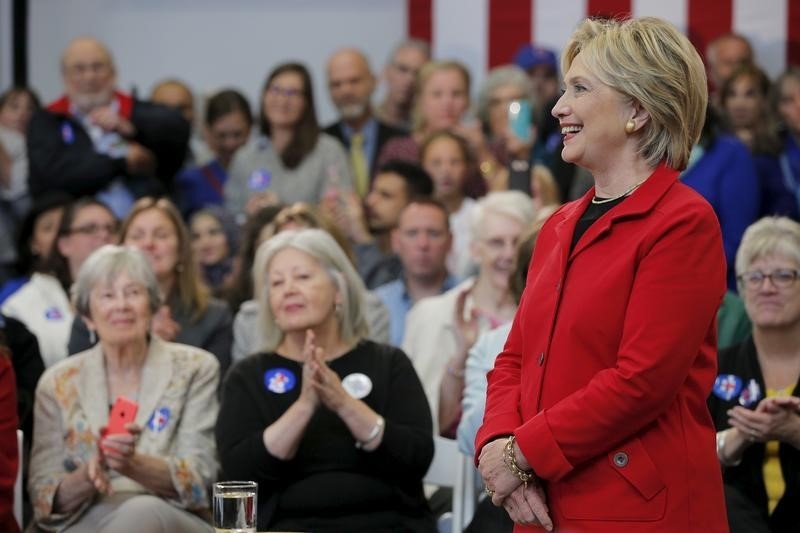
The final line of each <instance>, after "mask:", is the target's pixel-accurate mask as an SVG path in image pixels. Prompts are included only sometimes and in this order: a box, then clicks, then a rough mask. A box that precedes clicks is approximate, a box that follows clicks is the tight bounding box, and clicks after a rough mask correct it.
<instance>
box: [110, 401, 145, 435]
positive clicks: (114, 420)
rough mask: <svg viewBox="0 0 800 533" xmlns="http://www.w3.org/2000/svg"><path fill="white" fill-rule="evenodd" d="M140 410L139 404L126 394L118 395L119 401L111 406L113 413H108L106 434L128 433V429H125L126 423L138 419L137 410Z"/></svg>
mask: <svg viewBox="0 0 800 533" xmlns="http://www.w3.org/2000/svg"><path fill="white" fill-rule="evenodd" d="M138 410H139V404H137V403H136V402H134V401H131V400H129V399H127V398H125V397H124V396H118V397H117V401H116V402H114V407H112V408H111V413H110V414H109V415H108V426H107V427H106V433H105V434H106V435H119V434H126V433H128V430H127V429H125V424H130V423H131V422H133V421H134V420H135V419H136V411H138Z"/></svg>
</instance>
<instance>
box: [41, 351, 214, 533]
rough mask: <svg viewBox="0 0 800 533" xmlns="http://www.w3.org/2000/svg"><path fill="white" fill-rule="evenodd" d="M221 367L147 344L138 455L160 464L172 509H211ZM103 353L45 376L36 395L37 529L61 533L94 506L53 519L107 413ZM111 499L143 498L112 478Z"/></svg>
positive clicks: (204, 355)
mask: <svg viewBox="0 0 800 533" xmlns="http://www.w3.org/2000/svg"><path fill="white" fill-rule="evenodd" d="M218 382H219V363H218V362H217V360H216V358H215V357H214V356H213V355H211V354H210V353H208V352H206V351H204V350H200V349H198V348H194V347H191V346H187V345H183V344H176V343H170V342H165V341H163V340H161V339H159V338H158V337H152V338H151V341H150V346H149V351H148V354H147V359H146V361H145V364H144V367H143V368H142V374H141V381H140V386H139V397H138V399H137V401H138V404H139V410H138V412H137V415H136V423H137V424H138V425H139V426H141V427H142V428H143V430H142V434H141V435H140V437H139V442H138V443H137V446H136V450H137V452H138V453H143V454H147V455H152V456H156V457H161V458H163V459H164V460H165V461H166V462H167V464H168V465H169V469H170V472H171V474H172V481H173V484H174V486H175V489H176V491H177V493H178V498H177V499H176V500H175V501H170V503H172V504H173V505H176V506H177V507H181V508H184V509H187V510H191V511H203V510H207V509H208V508H209V496H208V488H209V486H210V485H211V483H213V481H214V479H215V477H216V474H217V470H218V462H217V457H216V456H217V452H216V444H215V442H214V424H215V423H216V419H217V410H218V408H219V405H218V401H217V384H218ZM112 403H113V399H111V398H109V397H108V384H107V380H106V372H105V361H104V355H103V352H102V346H101V344H100V343H98V344H97V345H96V346H94V347H93V348H91V349H89V350H87V351H85V352H81V353H80V354H77V355H75V356H73V357H69V358H67V359H66V360H64V361H61V362H60V363H58V364H56V365H55V366H53V367H51V368H49V369H47V371H46V372H45V373H44V374H43V375H42V378H41V379H40V381H39V384H38V386H37V389H36V405H35V408H34V428H35V429H34V436H33V449H32V452H31V460H30V475H29V482H28V490H29V491H30V495H31V500H32V502H33V506H34V512H35V519H36V522H37V524H38V526H39V527H40V528H42V529H45V530H51V531H60V530H62V529H64V528H66V527H67V526H68V525H71V524H73V523H75V522H76V521H78V520H79V519H80V516H81V515H82V514H83V513H84V512H85V511H86V509H88V508H89V506H90V505H91V504H92V503H93V502H94V501H95V500H94V499H92V500H89V501H86V502H85V503H84V504H83V505H82V506H81V507H80V508H79V509H77V510H76V511H75V512H73V513H69V514H60V513H55V512H53V502H54V499H55V494H56V491H57V489H58V486H59V484H60V483H61V480H62V479H63V478H64V476H66V475H67V474H68V473H69V472H71V471H72V470H74V469H76V468H78V467H79V466H80V465H81V464H83V463H85V462H87V461H88V460H89V459H90V458H91V457H92V455H94V454H95V451H96V449H97V444H98V433H99V431H100V428H102V427H104V426H106V424H107V423H108V413H109V406H110V405H111V404H112ZM111 486H112V489H113V490H114V492H142V493H145V492H147V489H145V487H143V486H142V485H140V484H138V483H136V482H135V481H133V480H131V479H130V478H127V477H124V476H122V475H120V474H118V473H116V472H113V471H112V472H111Z"/></svg>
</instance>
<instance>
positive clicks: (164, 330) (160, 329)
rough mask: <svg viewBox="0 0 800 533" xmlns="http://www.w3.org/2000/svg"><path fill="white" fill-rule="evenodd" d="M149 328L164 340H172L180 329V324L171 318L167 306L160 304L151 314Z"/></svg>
mask: <svg viewBox="0 0 800 533" xmlns="http://www.w3.org/2000/svg"><path fill="white" fill-rule="evenodd" d="M150 330H151V331H152V332H153V333H154V334H155V335H157V336H159V337H161V338H162V339H164V340H165V341H173V340H175V337H177V336H178V333H180V331H181V326H180V324H178V323H177V322H175V321H174V320H173V319H172V313H171V312H170V310H169V306H167V305H162V306H161V307H160V308H159V309H158V311H156V313H155V314H154V315H153V321H152V322H151V324H150Z"/></svg>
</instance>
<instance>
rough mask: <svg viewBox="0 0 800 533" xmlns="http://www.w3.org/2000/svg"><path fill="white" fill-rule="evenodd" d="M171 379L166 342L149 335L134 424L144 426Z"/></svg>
mask: <svg viewBox="0 0 800 533" xmlns="http://www.w3.org/2000/svg"><path fill="white" fill-rule="evenodd" d="M171 379H172V359H171V358H170V357H169V355H168V353H167V350H166V343H165V342H164V341H163V340H161V339H159V338H158V337H156V336H155V335H154V336H152V337H150V348H149V350H148V352H147V359H146V360H145V362H144V367H143V368H142V380H141V383H140V384H139V411H138V412H137V414H136V424H137V425H139V426H140V427H142V428H144V427H145V425H146V424H147V422H148V421H149V420H150V415H151V414H153V411H155V409H156V407H157V406H158V403H159V402H160V401H161V397H162V396H164V392H165V391H166V390H167V386H168V385H169V382H170V380H171Z"/></svg>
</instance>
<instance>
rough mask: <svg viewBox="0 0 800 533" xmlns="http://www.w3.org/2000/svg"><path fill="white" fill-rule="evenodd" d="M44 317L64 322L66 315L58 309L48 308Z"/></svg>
mask: <svg viewBox="0 0 800 533" xmlns="http://www.w3.org/2000/svg"><path fill="white" fill-rule="evenodd" d="M44 317H45V318H46V319H47V320H64V314H63V313H62V312H61V309H59V308H58V307H48V308H47V309H45V310H44Z"/></svg>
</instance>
